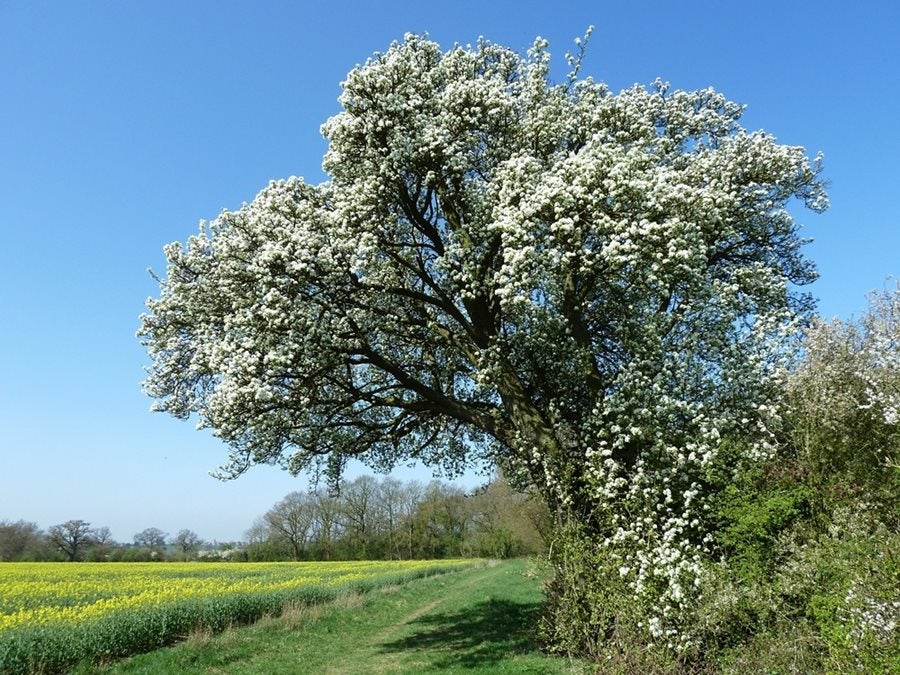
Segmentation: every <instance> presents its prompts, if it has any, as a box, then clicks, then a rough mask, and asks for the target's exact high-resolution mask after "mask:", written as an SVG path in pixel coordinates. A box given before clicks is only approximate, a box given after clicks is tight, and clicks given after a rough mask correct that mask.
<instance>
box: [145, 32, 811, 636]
mask: <svg viewBox="0 0 900 675" xmlns="http://www.w3.org/2000/svg"><path fill="white" fill-rule="evenodd" d="M582 55H583V54H579V55H576V56H574V57H570V58H569V63H570V65H571V68H572V72H571V73H570V74H569V76H568V77H567V78H566V80H565V81H563V82H561V83H557V84H555V83H553V82H552V81H551V77H550V56H549V53H548V51H547V43H546V42H545V41H543V40H541V39H538V40H537V41H536V42H535V44H534V45H533V47H532V48H531V49H530V50H529V51H528V53H527V54H526V55H524V56H522V55H520V54H517V53H516V52H514V51H512V50H510V49H507V48H505V47H502V46H498V45H495V44H491V43H489V42H487V41H480V42H479V43H478V44H477V45H476V46H474V47H462V46H457V47H454V48H453V49H450V50H449V51H446V52H443V51H442V50H441V49H440V47H439V46H438V45H437V44H435V43H434V42H431V41H429V40H428V39H426V38H424V37H421V36H416V35H408V36H406V38H405V40H404V41H402V42H398V43H395V44H393V45H391V47H390V48H389V49H388V50H387V51H386V52H385V53H383V54H375V55H374V56H373V57H372V58H370V59H369V60H368V61H367V62H366V63H365V64H363V65H361V66H359V67H357V68H355V69H354V70H353V71H352V72H351V73H350V74H349V75H348V76H347V80H346V81H345V82H344V83H343V93H342V95H341V98H340V102H341V105H342V111H341V112H340V113H339V114H337V115H336V116H334V117H333V118H331V119H330V120H328V121H327V122H326V123H325V124H324V125H323V127H322V129H323V133H324V135H325V137H326V139H327V140H328V142H329V147H328V151H327V153H326V155H325V159H324V167H325V169H326V171H327V172H328V174H329V175H330V180H329V181H328V182H326V183H323V184H320V185H310V184H308V183H306V182H304V181H303V180H302V179H300V178H289V179H286V180H281V181H275V182H272V183H271V184H270V185H269V186H268V187H266V188H265V189H263V190H262V191H261V192H260V193H259V195H258V196H257V197H256V198H255V199H254V200H253V202H251V203H249V204H246V205H245V206H243V207H242V208H241V209H239V210H237V211H234V212H227V211H226V212H223V213H222V214H221V215H220V216H219V217H218V218H217V219H215V220H214V221H213V222H211V223H208V224H207V223H201V227H200V232H199V233H198V234H196V235H194V236H192V237H191V238H190V239H189V240H188V241H187V243H186V244H185V245H182V244H180V243H173V244H170V245H169V246H167V247H166V249H165V252H166V257H167V260H168V269H167V272H166V276H165V278H164V279H163V280H161V288H160V295H159V297H158V298H155V299H151V300H149V301H148V312H147V313H146V314H145V315H144V316H143V317H142V327H141V329H140V332H139V334H140V336H141V337H142V339H143V342H144V344H145V345H146V347H147V349H148V352H149V354H150V356H151V358H152V364H151V366H150V368H149V373H148V376H147V379H146V381H145V385H144V386H145V389H146V391H147V393H148V394H149V395H151V396H152V397H155V398H156V399H157V402H156V404H155V407H156V409H157V410H162V411H166V412H169V413H171V414H173V415H175V416H178V417H188V416H190V415H192V414H196V415H197V416H198V417H199V420H200V423H201V425H202V426H205V427H208V428H211V429H212V430H213V431H214V433H215V434H216V435H217V436H219V437H220V438H221V439H222V440H224V441H225V442H226V443H227V444H228V445H229V446H230V447H231V453H230V456H229V459H228V461H227V463H226V464H225V466H224V467H223V470H224V471H223V473H224V475H226V476H237V475H239V474H240V473H242V472H243V471H245V470H246V469H247V468H248V467H249V466H251V465H253V464H254V463H274V462H278V463H281V464H282V465H283V466H285V467H286V468H287V469H289V470H290V471H293V472H299V471H303V470H306V469H309V468H312V467H315V466H317V464H318V463H320V462H322V461H325V462H326V463H327V466H328V468H329V469H330V471H331V472H332V474H333V475H337V474H338V473H339V470H340V467H341V466H342V464H343V462H344V460H345V459H346V458H347V457H350V456H357V457H359V458H361V459H362V460H363V461H365V462H367V463H368V464H369V465H371V466H373V467H375V468H386V467H390V466H392V465H393V464H394V463H396V462H397V461H401V460H405V459H407V458H410V457H412V458H418V459H421V460H423V461H425V462H426V463H431V464H435V463H438V464H444V465H446V466H449V467H451V468H453V467H459V466H462V465H464V464H465V462H467V461H469V460H471V459H472V458H473V456H480V457H484V458H488V459H489V460H490V461H493V462H496V463H498V464H500V465H501V466H502V467H503V468H504V470H505V471H506V472H507V473H508V475H511V476H516V477H518V479H519V480H521V481H523V482H528V483H531V484H533V485H535V486H537V487H538V488H539V489H541V490H542V491H543V493H544V494H545V496H546V497H547V499H548V502H549V503H550V504H551V506H553V507H554V508H555V509H556V510H557V511H558V512H559V514H560V516H559V517H560V519H561V520H563V521H570V522H578V523H582V524H587V526H588V527H589V528H590V529H591V531H592V532H593V533H594V534H593V535H592V536H593V537H599V539H600V540H601V541H604V540H605V541H606V542H607V544H608V545H611V546H619V545H621V546H626V548H627V547H629V546H630V547H631V549H629V550H631V551H632V552H631V553H622V554H621V557H620V561H621V567H620V569H621V570H622V572H621V573H622V575H623V577H624V578H626V579H627V580H628V582H629V583H630V584H632V585H633V588H634V590H635V593H638V594H640V593H645V592H649V591H648V589H656V590H653V592H654V593H657V595H659V594H662V595H663V596H665V597H666V598H667V600H666V602H668V603H671V604H672V605H673V606H678V605H679V603H681V602H684V601H685V600H684V598H685V596H686V595H687V594H688V589H687V586H686V585H687V583H688V581H689V580H690V578H693V577H692V576H691V575H693V576H696V573H697V570H696V559H697V556H698V555H700V553H698V552H699V551H701V550H702V547H703V546H704V544H703V541H704V530H703V527H702V526H698V525H697V523H698V520H697V518H698V514H699V513H700V502H701V501H702V499H701V498H702V493H703V489H704V487H703V486H704V481H703V478H702V475H703V473H704V471H705V470H706V469H707V467H708V466H709V465H710V463H711V462H713V461H714V459H715V457H716V453H717V451H718V448H719V447H720V445H721V439H722V438H725V437H727V438H729V439H733V440H735V441H740V442H741V443H743V444H744V446H745V447H746V448H747V454H748V455H754V454H756V455H759V454H761V453H764V452H765V451H766V449H767V447H768V443H769V441H770V439H771V428H772V423H773V421H774V420H776V419H777V414H776V413H777V411H776V410H775V406H773V405H772V396H773V392H774V391H775V388H776V387H778V386H779V385H780V383H781V381H782V376H783V372H784V371H783V365H784V364H785V360H786V358H787V356H788V354H787V352H786V349H785V347H784V341H785V338H786V337H787V336H789V335H791V334H793V333H795V332H796V330H797V327H798V325H799V324H800V323H802V322H804V321H805V320H806V319H807V318H808V315H809V312H810V310H811V301H810V300H809V298H808V297H807V296H805V295H803V294H802V293H800V292H799V291H798V290H797V288H798V287H799V286H801V285H803V284H806V283H808V282H810V281H812V280H813V279H814V278H815V270H814V268H813V266H812V265H811V264H810V263H809V262H808V261H807V260H805V259H804V257H803V255H802V252H801V247H802V244H803V240H802V239H801V238H800V237H799V235H798V225H797V224H796V223H795V221H794V219H793V218H792V216H791V214H790V213H789V211H788V206H789V204H790V203H791V201H792V200H794V199H798V200H800V201H802V202H803V203H804V204H805V205H806V206H808V207H810V208H811V209H813V210H816V211H818V210H822V209H824V208H825V207H826V206H827V197H826V195H825V193H824V190H823V183H822V181H821V180H820V178H819V172H820V167H819V166H818V160H816V161H810V160H809V159H808V157H807V155H806V152H805V151H804V149H803V148H799V147H790V146H785V145H781V144H779V143H777V142H776V140H775V139H774V138H773V137H772V136H771V135H769V134H766V133H763V132H755V131H747V130H745V129H744V128H742V126H741V124H740V118H741V113H742V110H743V108H742V106H741V105H738V104H736V103H733V102H731V101H729V100H727V99H726V98H725V97H724V96H723V95H721V94H720V93H718V92H716V91H714V90H712V89H704V90H700V91H692V92H689V91H673V90H671V89H670V87H669V85H668V84H666V83H663V82H661V81H657V82H656V83H654V84H653V85H652V86H651V87H649V88H647V87H643V86H634V87H631V88H629V89H626V90H624V91H621V92H619V93H613V92H611V91H610V90H609V89H608V88H607V87H606V86H605V85H604V84H602V83H600V82H596V81H594V80H593V79H591V78H583V77H581V76H580V68H581V56H582ZM323 458H324V459H323ZM613 505H616V506H613ZM636 513H640V514H645V517H641V518H637V519H636V518H635V514H636ZM634 547H638V548H639V549H640V550H641V551H642V553H640V555H639V554H638V553H635V552H634V550H636V549H635V548H634ZM617 555H618V554H617ZM641 556H643V557H641ZM673 556H674V557H673ZM674 560H677V561H678V562H677V564H676V563H674V562H673V561H674ZM642 561H643V562H642ZM664 587H665V589H668V590H660V589H663V588H664ZM660 622H661V623H660ZM665 623H666V619H665V617H661V618H659V619H658V620H657V624H652V622H651V633H653V634H654V635H656V633H657V632H658V633H659V634H660V635H661V634H662V628H659V626H662V625H664V624H665Z"/></svg>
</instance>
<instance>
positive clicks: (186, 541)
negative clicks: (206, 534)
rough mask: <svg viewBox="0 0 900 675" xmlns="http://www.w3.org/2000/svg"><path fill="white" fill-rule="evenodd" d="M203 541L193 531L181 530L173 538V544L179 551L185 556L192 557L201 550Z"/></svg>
mask: <svg viewBox="0 0 900 675" xmlns="http://www.w3.org/2000/svg"><path fill="white" fill-rule="evenodd" d="M202 543H203V540H202V539H200V536H199V535H198V534H197V533H196V532H194V531H192V530H179V531H178V534H176V535H175V536H174V537H173V538H172V544H173V545H175V546H177V547H178V550H180V551H181V553H182V554H183V555H185V556H187V555H190V554H192V553H194V552H196V551H197V549H198V548H200V544H202Z"/></svg>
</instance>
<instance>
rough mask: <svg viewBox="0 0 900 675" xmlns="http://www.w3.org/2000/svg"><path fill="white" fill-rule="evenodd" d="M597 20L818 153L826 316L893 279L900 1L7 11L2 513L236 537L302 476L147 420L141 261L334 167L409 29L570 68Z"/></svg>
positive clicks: (47, 6) (816, 221)
mask: <svg viewBox="0 0 900 675" xmlns="http://www.w3.org/2000/svg"><path fill="white" fill-rule="evenodd" d="M591 24H593V25H595V26H596V32H595V33H594V37H593V38H592V41H591V44H590V48H589V53H588V57H587V60H586V63H585V70H584V72H585V73H586V74H591V75H593V76H595V77H596V78H597V79H601V80H604V81H606V82H607V83H608V84H609V85H610V86H611V87H612V88H613V89H615V90H618V89H620V88H622V87H625V86H628V85H630V84H632V83H634V82H640V83H649V82H652V81H653V79H654V78H656V77H657V76H660V77H662V78H663V79H665V80H668V81H670V82H671V83H672V86H673V87H674V88H686V89H691V88H698V87H706V86H709V85H712V86H714V87H716V88H717V89H719V90H720V91H722V92H724V93H725V94H726V95H727V96H728V97H729V98H731V99H732V100H736V101H739V102H742V103H746V104H747V106H748V108H747V112H746V115H745V118H744V123H745V126H747V127H748V128H752V129H758V128H764V129H765V130H766V131H768V132H770V133H772V134H774V135H775V136H776V137H777V138H778V139H779V140H780V141H781V142H783V143H787V144H790V145H803V146H805V147H806V148H807V150H808V151H809V153H810V154H815V152H817V151H819V150H821V151H823V152H824V153H825V167H826V176H827V178H828V179H829V180H830V182H831V189H830V195H831V201H832V208H831V209H830V211H829V212H828V213H826V214H825V215H821V216H819V215H815V214H812V213H809V212H799V214H798V215H799V216H800V220H801V221H802V222H803V223H804V224H805V226H806V227H805V229H804V232H805V234H806V235H807V236H809V237H812V238H814V239H815V241H814V243H813V244H811V245H810V246H809V247H808V248H807V252H808V255H809V257H811V258H812V259H813V260H815V261H816V262H817V263H818V266H819V270H820V273H821V279H820V280H819V281H818V282H816V283H815V284H814V285H813V286H812V287H811V291H812V292H813V293H814V294H815V295H816V296H817V297H818V298H819V299H820V303H819V308H820V311H821V313H822V314H823V315H826V316H829V317H830V316H835V315H838V316H842V317H849V316H850V315H852V314H859V313H860V312H861V311H862V310H863V309H864V307H865V293H866V292H867V291H869V290H870V289H873V288H877V287H881V286H883V284H884V281H885V278H886V277H887V276H888V275H891V274H893V275H900V256H898V251H900V199H898V196H900V188H898V184H897V183H898V180H897V179H898V171H897V160H898V158H900V134H897V131H896V126H897V114H898V112H897V111H898V107H900V74H898V68H900V47H898V43H900V41H898V40H897V39H896V35H897V33H898V30H900V3H896V2H893V1H888V0H884V1H871V2H859V3H853V4H852V5H851V4H848V3H846V2H836V1H833V0H819V1H817V2H784V1H783V0H782V1H779V2H771V1H769V0H763V1H760V2H754V3H726V2H721V1H718V2H697V1H690V0H688V1H683V2H671V3H663V2H639V1H637V2H630V3H600V2H567V1H564V0H559V1H557V2H552V3H548V2H483V1H482V2H477V3H476V2H470V1H468V0H458V1H457V2H454V3H427V2H418V3H412V2H391V3H388V2H382V3H372V2H345V3H337V2H335V3H328V4H327V8H326V3H302V2H264V1H256V2H252V3H251V2H244V3H238V2H223V1H222V0H219V1H217V2H195V1H192V2H172V1H167V0H157V1H155V2H127V3H124V2H101V1H99V0H97V1H94V2H82V3H75V2H62V0H59V1H58V2H43V1H40V0H34V1H26V0H0V87H2V89H0V92H2V93H0V256H2V260H0V520H17V519H19V518H24V519H26V520H32V521H35V522H37V523H38V524H39V525H40V526H42V527H44V528H46V527H48V526H50V525H52V524H55V523H59V522H62V521H65V520H68V519H72V518H82V519H84V520H88V521H90V522H91V523H93V524H94V525H97V526H100V525H107V526H109V527H110V528H111V530H112V533H113V535H114V537H115V538H117V539H119V540H123V541H130V540H131V538H132V536H133V535H134V533H135V532H138V531H140V530H142V529H144V528H146V527H159V528H160V529H163V530H164V531H167V532H170V533H173V534H174V533H175V532H177V530H179V529H181V528H185V527H186V528H191V529H193V530H195V531H196V532H197V533H198V534H200V535H201V536H202V537H204V538H207V539H218V540H220V541H221V540H230V539H237V538H240V537H241V535H242V533H243V532H244V530H246V528H247V527H249V525H250V524H251V523H252V521H253V519H254V518H255V517H256V516H258V515H260V514H262V513H263V512H264V511H265V510H266V509H267V508H269V506H271V505H272V504H273V503H274V502H275V501H277V500H278V499H280V498H281V497H282V496H284V494H286V493H287V492H289V491H290V490H293V489H298V488H302V487H304V486H305V482H304V481H303V480H302V479H295V478H291V477H290V476H288V475H286V474H283V473H281V472H279V471H277V470H275V469H270V468H268V467H263V468H258V469H256V470H254V471H251V472H250V473H249V474H248V475H246V476H244V477H242V478H241V479H240V480H238V481H236V482H231V483H219V482H217V481H215V480H214V479H212V478H210V477H209V476H208V473H207V472H208V471H210V470H212V469H215V467H216V466H217V465H218V464H219V463H220V462H221V461H222V460H224V458H225V455H226V449H225V448H224V447H222V446H221V445H220V444H218V443H217V442H216V441H215V440H214V439H212V438H211V437H210V436H209V435H208V434H203V433H198V432H196V431H195V430H194V426H193V424H192V423H190V422H187V423H185V422H179V421H177V420H174V419H172V418H169V417H166V416H163V415H153V414H151V413H149V412H148V409H149V405H150V401H149V400H148V399H147V398H145V397H144V396H143V395H142V393H141V391H140V381H141V379H142V377H143V371H142V367H143V366H144V365H146V364H147V358H146V355H145V354H144V352H143V350H142V348H141V347H140V345H139V344H138V342H137V340H136V339H135V337H134V332H135V330H136V329H137V326H138V318H137V317H138V315H139V314H140V313H141V311H142V310H143V303H144V301H145V299H146V298H147V297H148V296H150V295H155V294H156V286H155V284H154V282H153V281H152V279H151V278H150V276H149V275H148V274H147V272H146V269H147V268H148V267H152V268H153V269H155V270H156V271H158V272H160V273H162V272H163V271H164V262H163V256H162V246H163V245H164V244H166V243H168V242H170V241H174V240H182V241H183V240H184V239H186V238H187V237H188V236H189V235H191V234H193V233H194V232H195V231H196V228H197V222H198V221H199V220H200V219H201V218H205V219H210V218H214V217H215V216H216V215H217V214H218V212H219V211H220V210H221V209H223V208H227V209H234V208H236V207H238V206H240V204H241V203H242V202H244V201H249V200H251V199H252V198H253V196H254V195H255V194H256V192H257V191H258V190H259V189H260V188H261V187H263V186H264V185H265V184H266V183H267V182H268V181H269V180H270V179H272V178H281V177H286V176H289V175H301V176H304V177H306V178H307V179H308V180H310V181H314V182H316V181H319V180H321V179H322V178H323V175H322V173H321V168H320V166H321V158H322V154H323V152H324V150H325V144H324V141H323V140H322V138H321V136H320V134H319V125H320V124H321V123H322V122H324V121H325V120H326V119H327V118H328V117H329V116H330V115H333V114H335V113H336V112H338V106H337V101H336V99H337V97H338V95H339V93H340V89H339V83H340V82H341V80H342V79H343V78H344V76H345V75H346V74H347V72H348V71H349V70H350V69H351V68H352V67H353V66H354V65H356V64H358V63H361V62H363V61H364V60H365V59H366V58H367V57H368V56H369V55H370V54H371V53H372V52H373V51H376V50H383V49H385V48H386V47H387V46H388V45H389V44H390V42H391V41H392V40H395V39H400V38H402V36H403V34H404V33H405V32H408V31H411V32H426V31H427V32H428V33H429V34H430V35H431V37H432V38H433V39H435V40H437V41H438V42H439V43H441V45H442V46H444V47H445V48H449V47H450V46H452V44H453V43H454V42H460V43H468V42H474V41H475V40H476V39H477V38H478V36H480V35H483V36H485V37H487V38H488V39H490V40H492V41H494V42H498V43H501V44H505V45H508V46H510V47H513V48H515V49H517V50H520V51H524V50H525V49H527V47H528V46H529V45H530V44H531V42H532V41H533V39H534V37H535V36H536V35H541V36H543V37H546V38H547V39H549V40H550V42H551V51H552V52H553V53H554V55H555V56H556V57H557V61H556V64H557V66H558V68H559V71H560V73H563V72H564V68H565V65H564V62H563V59H562V56H563V54H564V52H566V51H567V50H570V49H571V48H572V39H573V38H575V37H577V36H580V35H582V34H583V33H584V30H585V28H586V27H587V26H588V25H591ZM428 475H429V474H427V473H425V472H423V471H418V472H406V473H402V474H401V476H402V477H416V478H419V479H423V478H424V479H427V478H428ZM479 480H480V479H478V478H477V477H475V476H468V477H466V479H465V480H464V482H463V484H464V485H473V484H475V483H477V482H479Z"/></svg>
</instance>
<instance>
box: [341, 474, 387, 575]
mask: <svg viewBox="0 0 900 675" xmlns="http://www.w3.org/2000/svg"><path fill="white" fill-rule="evenodd" d="M379 487H380V486H379V484H378V481H377V480H376V479H375V478H374V477H373V476H358V477H356V478H354V479H353V480H352V481H347V482H343V483H341V489H340V505H341V512H340V513H341V520H342V525H343V530H344V536H345V538H346V539H347V541H348V544H349V546H350V548H351V550H353V551H355V552H356V555H357V557H359V558H363V559H365V558H369V557H373V551H372V550H371V549H372V544H373V541H374V539H375V538H376V536H377V534H378V533H379V525H380V524H381V522H380V521H381V519H380V517H379V516H380V514H379V513H378V511H379V508H378V507H379V504H378V500H379V493H380V489H379Z"/></svg>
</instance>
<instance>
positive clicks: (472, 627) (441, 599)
mask: <svg viewBox="0 0 900 675" xmlns="http://www.w3.org/2000/svg"><path fill="white" fill-rule="evenodd" d="M541 602H542V594H541V588H540V580H539V579H538V578H536V577H535V576H534V575H533V574H531V573H530V571H529V565H528V563H526V562H524V561H519V560H513V561H507V562H503V563H500V564H496V565H491V566H487V567H481V568H476V569H471V570H466V571H462V572H454V573H452V574H445V575H441V576H438V577H430V578H424V579H417V580H414V581H411V582H409V583H404V584H400V585H394V586H389V587H385V588H382V589H377V590H373V591H371V592H369V593H367V594H352V595H346V596H343V597H341V598H339V599H338V600H336V601H335V602H333V603H331V604H328V605H320V606H316V607H290V608H287V609H286V610H285V611H284V612H283V613H282V614H281V615H280V616H278V617H275V618H267V619H264V620H262V621H259V622H257V623H256V624H254V625H251V626H246V627H240V628H232V629H228V630H226V631H225V632H223V633H221V634H218V635H213V634H210V633H204V632H202V631H201V632H197V633H194V634H192V635H191V636H190V637H189V639H188V640H186V641H185V642H183V643H181V644H179V645H176V646H174V647H171V648H167V649H160V650H157V651H154V652H149V653H147V654H142V655H139V656H135V657H133V658H130V659H128V660H125V661H120V662H117V663H114V664H111V665H109V666H108V667H106V668H102V669H98V668H96V667H94V666H83V667H82V668H80V669H78V670H77V671H76V673H79V674H80V675H86V674H88V673H101V672H102V673H214V672H216V673H221V672H228V673H258V674H260V675H262V674H266V675H269V674H273V673H298V672H308V673H429V672H441V673H452V672H466V673H570V672H581V671H583V670H584V667H583V664H580V663H579V662H576V661H572V660H568V659H563V658H554V657H549V656H546V655H544V654H542V653H541V652H540V651H539V649H538V646H537V643H536V642H535V640H534V636H533V627H534V626H535V625H536V624H537V615H538V613H539V612H540V609H541Z"/></svg>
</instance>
